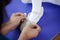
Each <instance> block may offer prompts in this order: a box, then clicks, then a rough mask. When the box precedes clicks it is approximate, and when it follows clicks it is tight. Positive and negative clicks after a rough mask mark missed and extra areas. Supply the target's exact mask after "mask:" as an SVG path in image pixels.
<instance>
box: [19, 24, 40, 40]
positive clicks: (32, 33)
mask: <svg viewBox="0 0 60 40" xmlns="http://www.w3.org/2000/svg"><path fill="white" fill-rule="evenodd" d="M40 31H41V28H40V27H39V26H38V25H37V24H34V25H29V26H27V27H24V28H23V30H22V33H21V35H20V40H22V39H24V38H25V39H26V40H27V39H31V38H34V37H36V36H37V35H38V33H39V32H40Z"/></svg>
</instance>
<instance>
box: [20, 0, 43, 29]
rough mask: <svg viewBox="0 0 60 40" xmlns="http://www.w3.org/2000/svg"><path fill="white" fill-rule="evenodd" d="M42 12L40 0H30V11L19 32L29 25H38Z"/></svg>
mask: <svg viewBox="0 0 60 40" xmlns="http://www.w3.org/2000/svg"><path fill="white" fill-rule="evenodd" d="M43 12H44V10H43V7H42V0H32V11H31V12H30V13H29V14H28V16H27V18H26V20H25V22H24V23H23V24H22V25H21V27H20V30H22V29H23V28H24V27H26V26H29V25H31V24H36V23H38V21H39V20H40V19H41V17H42V16H43Z"/></svg>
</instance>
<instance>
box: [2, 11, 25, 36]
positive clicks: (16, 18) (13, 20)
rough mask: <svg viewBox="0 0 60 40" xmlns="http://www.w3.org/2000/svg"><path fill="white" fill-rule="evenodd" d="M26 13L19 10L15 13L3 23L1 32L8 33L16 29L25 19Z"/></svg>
mask: <svg viewBox="0 0 60 40" xmlns="http://www.w3.org/2000/svg"><path fill="white" fill-rule="evenodd" d="M25 17H26V16H25V15H24V14H22V13H20V12H17V13H13V14H12V16H11V17H10V19H9V21H8V22H7V23H4V24H2V29H1V34H3V35H6V34H7V33H8V32H10V31H12V30H15V29H16V28H17V26H18V25H19V24H20V22H23V21H24V20H25Z"/></svg>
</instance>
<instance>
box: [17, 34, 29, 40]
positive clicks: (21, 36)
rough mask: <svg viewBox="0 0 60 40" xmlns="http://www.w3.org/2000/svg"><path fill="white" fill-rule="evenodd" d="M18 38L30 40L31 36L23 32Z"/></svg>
mask: <svg viewBox="0 0 60 40" xmlns="http://www.w3.org/2000/svg"><path fill="white" fill-rule="evenodd" d="M18 40H29V38H28V37H27V36H26V35H24V34H23V33H22V34H21V35H20V37H19V39H18Z"/></svg>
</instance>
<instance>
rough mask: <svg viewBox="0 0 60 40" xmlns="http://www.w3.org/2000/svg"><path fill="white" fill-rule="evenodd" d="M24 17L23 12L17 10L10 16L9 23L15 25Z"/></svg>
mask: <svg viewBox="0 0 60 40" xmlns="http://www.w3.org/2000/svg"><path fill="white" fill-rule="evenodd" d="M25 18H26V16H25V15H24V14H22V13H19V12H17V13H14V14H12V16H11V18H10V23H12V24H13V25H16V26H17V25H19V24H20V22H23V21H24V20H25Z"/></svg>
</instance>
